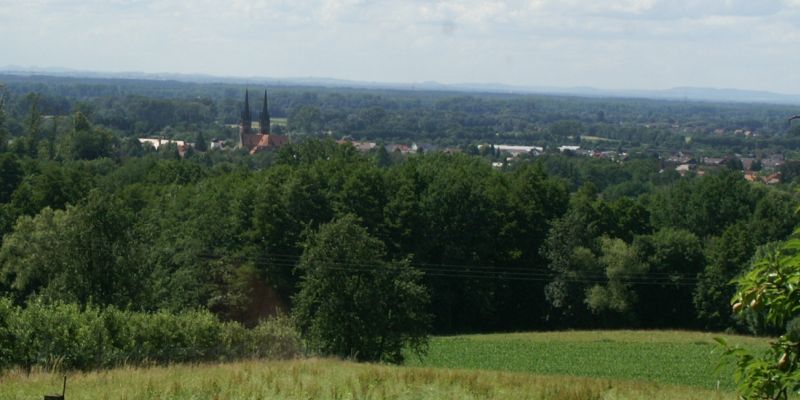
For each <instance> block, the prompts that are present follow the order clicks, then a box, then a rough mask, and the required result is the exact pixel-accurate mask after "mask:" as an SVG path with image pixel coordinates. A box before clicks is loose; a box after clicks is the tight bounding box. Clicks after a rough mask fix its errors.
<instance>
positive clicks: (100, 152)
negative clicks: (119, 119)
mask: <svg viewBox="0 0 800 400" xmlns="http://www.w3.org/2000/svg"><path fill="white" fill-rule="evenodd" d="M72 126H73V129H72V131H71V132H70V133H69V135H67V136H65V138H64V140H63V141H62V143H61V153H62V156H63V157H64V158H65V159H71V160H93V159H96V158H101V157H110V156H112V155H113V154H114V147H115V144H116V138H115V137H114V135H113V134H112V133H111V132H109V131H107V130H104V129H100V128H92V126H91V124H90V123H89V120H88V119H87V118H86V116H84V115H83V114H82V113H81V112H77V113H75V116H74V117H73V121H72Z"/></svg>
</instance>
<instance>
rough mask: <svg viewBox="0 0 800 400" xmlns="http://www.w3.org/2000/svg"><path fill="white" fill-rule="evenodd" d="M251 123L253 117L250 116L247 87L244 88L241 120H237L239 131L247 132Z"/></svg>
mask: <svg viewBox="0 0 800 400" xmlns="http://www.w3.org/2000/svg"><path fill="white" fill-rule="evenodd" d="M252 125H253V118H252V117H251V116H250V95H249V93H248V91H247V89H245V90H244V109H243V110H242V117H241V121H239V132H240V133H243V134H249V133H250V128H251V126H252Z"/></svg>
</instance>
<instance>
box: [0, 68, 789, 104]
mask: <svg viewBox="0 0 800 400" xmlns="http://www.w3.org/2000/svg"><path fill="white" fill-rule="evenodd" d="M0 74H9V75H46V76H57V77H76V78H105V79H143V80H173V81H181V82H195V83H239V84H243V83H247V84H271V85H281V86H286V85H291V86H322V87H349V88H364V89H395V90H434V91H436V90H441V91H461V92H485V93H517V94H557V95H569V96H579V97H624V98H644V99H662V100H687V101H714V102H737V103H771V104H797V105H800V95H796V94H782V93H774V92H768V91H757V90H741V89H728V88H703V87H676V88H672V89H666V90H614V89H597V88H593V87H551V86H518V85H507V84H501V83H458V84H445V83H439V82H433V81H426V82H417V83H393V82H366V81H353V80H347V79H336V78H324V77H290V78H270V77H255V76H254V77H230V76H214V75H205V74H177V73H145V72H136V71H130V72H98V71H82V70H75V69H69V68H57V67H51V68H40V67H21V66H15V65H8V66H5V67H0Z"/></svg>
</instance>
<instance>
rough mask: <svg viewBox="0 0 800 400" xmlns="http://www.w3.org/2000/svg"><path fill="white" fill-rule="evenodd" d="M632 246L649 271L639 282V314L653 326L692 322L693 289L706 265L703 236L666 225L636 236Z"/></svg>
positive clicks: (643, 322)
mask: <svg viewBox="0 0 800 400" xmlns="http://www.w3.org/2000/svg"><path fill="white" fill-rule="evenodd" d="M633 246H634V248H635V249H636V253H637V255H638V256H639V257H640V258H641V260H642V262H643V263H644V264H646V265H647V269H648V273H647V274H646V275H643V276H642V277H641V279H640V284H639V285H637V286H636V292H637V293H638V297H639V304H638V305H637V310H636V311H637V314H638V315H639V319H640V322H641V323H642V325H643V326H646V327H650V328H661V327H673V326H687V327H688V326H692V325H694V324H695V323H696V319H695V318H694V315H693V313H692V312H690V310H693V309H694V307H693V304H692V289H693V288H694V285H693V283H694V282H695V279H696V276H697V274H698V273H700V272H701V271H703V268H704V267H705V256H704V254H703V246H702V241H701V240H700V238H698V237H697V236H695V235H694V234H693V233H691V232H689V231H687V230H684V229H673V228H664V229H661V230H659V231H657V232H655V233H653V234H651V235H642V236H637V237H636V238H635V239H634V242H633Z"/></svg>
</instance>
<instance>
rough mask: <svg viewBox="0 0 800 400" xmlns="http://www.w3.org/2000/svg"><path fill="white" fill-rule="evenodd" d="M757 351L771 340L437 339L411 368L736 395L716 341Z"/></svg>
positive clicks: (644, 334)
mask: <svg viewBox="0 0 800 400" xmlns="http://www.w3.org/2000/svg"><path fill="white" fill-rule="evenodd" d="M715 336H723V337H725V338H726V340H728V341H729V343H732V344H737V343H738V344H740V345H742V346H746V347H749V348H752V349H765V350H766V348H767V345H768V343H767V340H765V339H757V338H751V337H745V336H732V335H721V334H710V333H699V332H678V331H580V332H548V333H519V334H496V335H465V336H452V337H437V338H434V339H433V340H432V341H431V345H430V351H429V353H428V355H427V356H425V357H424V358H422V359H417V358H415V357H409V362H408V364H409V365H413V366H420V367H435V368H463V369H480V370H496V371H509V372H526V373H535V374H547V375H569V376H583V377H594V378H606V379H631V380H641V381H649V382H658V383H663V384H674V385H684V386H693V387H697V388H703V389H709V390H711V389H716V388H717V387H719V388H721V389H723V390H728V391H732V390H733V388H734V383H733V379H732V369H731V368H723V369H721V370H720V371H715V369H716V366H717V364H718V361H719V355H718V353H719V349H718V348H717V347H716V344H715V342H714V341H713V338H714V337H715Z"/></svg>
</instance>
